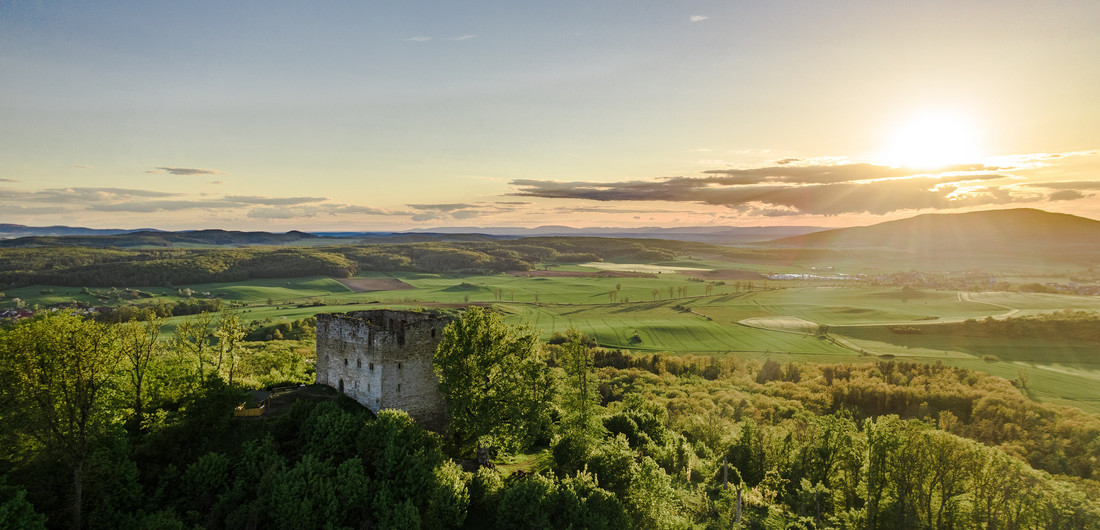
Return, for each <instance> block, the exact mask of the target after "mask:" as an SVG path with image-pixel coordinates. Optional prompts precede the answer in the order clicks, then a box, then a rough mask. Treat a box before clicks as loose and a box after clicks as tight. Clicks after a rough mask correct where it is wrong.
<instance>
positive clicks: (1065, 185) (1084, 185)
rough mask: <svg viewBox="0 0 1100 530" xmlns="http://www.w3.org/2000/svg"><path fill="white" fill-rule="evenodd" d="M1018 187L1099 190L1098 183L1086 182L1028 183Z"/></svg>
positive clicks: (1099, 183) (1099, 184)
mask: <svg viewBox="0 0 1100 530" xmlns="http://www.w3.org/2000/svg"><path fill="white" fill-rule="evenodd" d="M1020 185H1021V186H1027V187H1029V188H1046V189H1048V190H1100V182H1096V181H1088V180H1078V181H1073V182H1028V183H1026V184H1020Z"/></svg>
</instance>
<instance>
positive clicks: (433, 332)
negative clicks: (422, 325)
mask: <svg viewBox="0 0 1100 530" xmlns="http://www.w3.org/2000/svg"><path fill="white" fill-rule="evenodd" d="M432 338H433V339H434V338H435V328H432Z"/></svg>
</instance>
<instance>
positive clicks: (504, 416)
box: [433, 307, 553, 451]
mask: <svg viewBox="0 0 1100 530" xmlns="http://www.w3.org/2000/svg"><path fill="white" fill-rule="evenodd" d="M541 357H542V356H541V347H540V345H539V342H538V338H537V337H536V336H535V334H534V333H533V332H532V331H531V330H530V328H514V327H511V326H508V325H506V324H505V323H504V322H503V320H501V318H500V316H499V315H498V314H496V313H495V312H492V311H489V310H485V309H482V308H480V307H472V308H470V309H469V311H467V312H466V314H465V315H464V316H463V317H462V318H461V319H459V320H456V321H454V322H452V323H451V324H448V325H447V327H446V328H444V330H443V336H442V340H441V341H440V343H439V346H438V347H437V349H436V353H435V357H434V359H433V364H434V366H435V371H436V373H437V374H438V375H439V380H440V381H439V388H440V391H441V392H442V393H443V396H444V399H446V400H447V410H448V411H449V412H450V415H451V424H450V430H451V432H452V434H453V435H454V437H455V440H456V443H457V444H458V446H459V447H462V448H471V447H472V446H474V445H485V446H489V447H493V448H496V449H499V450H503V451H515V450H520V449H524V448H526V447H529V446H530V445H531V444H532V443H533V442H534V441H535V440H536V439H538V438H540V437H545V436H546V434H547V430H548V428H549V419H550V418H549V407H548V406H547V405H548V404H549V403H550V402H551V398H552V390H553V389H552V381H551V378H550V373H549V368H548V367H547V365H546V363H545V362H544V361H543V359H542V358H541Z"/></svg>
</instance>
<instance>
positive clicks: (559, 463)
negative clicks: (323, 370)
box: [0, 307, 1100, 529]
mask: <svg viewBox="0 0 1100 530" xmlns="http://www.w3.org/2000/svg"><path fill="white" fill-rule="evenodd" d="M162 325H163V321H162V320H160V319H154V320H151V321H146V322H137V321H131V322H125V323H108V322H99V321H96V320H93V319H85V318H81V317H78V316H71V315H65V314H60V313H58V314H52V315H40V316H37V317H34V318H33V319H25V320H22V321H19V322H17V323H10V324H8V325H6V326H5V327H4V328H3V330H2V331H0V359H2V366H0V377H2V378H3V385H2V392H3V393H4V395H3V396H0V398H2V399H0V403H2V405H0V422H2V429H0V436H3V440H0V442H2V443H0V447H3V450H2V451H3V452H2V454H0V475H2V478H0V526H3V527H11V528H65V527H68V528H150V529H152V528H158V529H159V528H418V527H420V528H516V527H529V528H628V527H632V528H728V527H730V526H733V525H736V524H740V525H741V526H743V527H746V528H974V527H986V528H1096V527H1098V526H1100V504H1098V499H1100V483H1098V482H1097V478H1098V477H1100V469H1097V461H1096V456H1097V455H1098V454H1100V419H1098V418H1097V417H1096V416H1094V415H1089V414H1085V413H1083V412H1080V411H1079V410H1077V409H1074V408H1068V407H1057V406H1052V405H1045V404H1042V403H1039V402H1035V401H1033V400H1030V399H1029V398H1028V397H1027V396H1026V395H1025V392H1026V388H1020V387H1019V386H1018V385H1019V383H1018V382H1017V383H1015V384H1014V383H1011V382H1009V381H1007V380H1005V379H1001V378H997V377H993V376H989V375H985V374H982V373H979V372H974V371H969V370H966V369H962V368H953V367H945V366H942V365H936V364H918V363H905V362H893V361H882V360H880V361H878V362H868V363H843V364H835V363H834V364H818V363H782V362H778V361H776V360H772V359H768V360H765V361H763V362H760V361H756V360H747V359H740V358H738V357H736V356H721V357H719V356H691V355H680V356H675V355H667V354H644V355H642V354H636V353H630V352H626V351H619V350H607V349H602V348H598V347H595V345H594V344H593V342H592V341H591V339H589V338H587V337H585V336H584V335H582V334H581V333H579V332H578V331H576V330H569V331H567V332H566V333H559V334H555V335H554V336H553V337H551V339H550V340H549V341H548V342H546V343H544V342H541V341H539V340H538V338H537V335H536V334H534V333H533V332H532V330H531V329H530V328H527V327H522V326H521V327H516V326H509V325H507V324H505V323H504V322H503V321H502V319H501V317H500V315H499V314H497V313H496V312H495V311H493V310H491V309H483V308H476V307H475V308H470V309H469V310H467V311H466V312H465V313H463V316H462V318H461V319H460V320H459V321H458V322H456V323H455V324H453V325H452V326H450V327H448V328H447V330H445V332H444V335H443V342H442V343H441V345H440V347H439V349H438V351H437V354H436V358H435V364H436V370H437V373H438V374H439V375H440V379H441V389H442V390H443V391H444V395H445V397H446V399H447V400H448V410H449V411H451V416H452V419H451V424H450V427H449V429H448V430H446V431H445V432H441V433H435V432H430V431H426V430H424V429H423V428H421V427H420V426H418V425H417V424H416V423H415V422H413V421H412V420H411V419H410V418H409V417H408V415H407V414H405V413H403V412H400V411H394V410H386V411H382V412H381V413H379V414H378V415H377V416H375V415H372V414H371V413H370V412H369V411H368V410H366V409H364V408H363V407H361V406H360V405H359V404H357V403H355V402H354V401H351V400H350V399H347V398H343V397H341V396H337V395H336V393H335V392H334V391H331V390H328V391H325V390H324V389H323V388H318V387H312V386H307V387H304V389H303V388H299V389H298V390H297V391H295V392H294V393H292V394H291V395H296V394H301V395H298V397H297V399H291V400H289V401H288V402H287V403H285V405H286V406H284V407H282V409H281V411H279V412H278V413H276V411H275V410H274V407H273V410H272V411H271V413H270V414H265V415H264V416H261V417H258V418H235V417H234V416H233V414H232V412H233V410H234V408H236V407H237V406H238V405H240V404H242V403H244V402H246V401H248V400H249V399H250V398H249V397H248V393H247V391H248V390H250V389H257V388H276V387H284V388H285V387H288V386H291V387H293V386H295V385H298V384H307V383H311V382H312V373H311V370H312V367H311V365H310V360H311V356H312V339H311V338H308V337H306V338H302V337H303V336H307V335H308V334H309V332H310V331H311V328H310V327H309V323H308V322H300V323H298V324H297V326H292V325H290V324H289V323H288V324H286V325H285V327H286V329H285V330H282V329H279V328H278V326H275V327H267V328H261V327H258V326H248V325H245V324H243V323H242V322H241V320H240V318H239V315H237V314H235V313H233V312H232V311H222V312H219V313H216V314H215V313H201V314H198V315H193V316H191V317H188V318H187V319H186V321H185V322H184V323H183V324H181V325H179V326H177V327H176V328H175V330H174V331H173V332H172V333H171V336H170V338H169V339H168V340H159V338H160V334H161V331H162V329H161V326H162ZM257 330H259V331H257ZM276 331H278V332H279V333H280V334H283V333H284V331H285V332H286V333H297V334H298V335H296V337H298V338H299V339H301V340H286V339H283V340H278V339H274V337H273V335H274V332H276ZM257 334H259V335H265V338H266V336H267V335H272V337H271V338H272V339H273V340H270V341H264V342H251V341H248V340H246V339H247V338H254V337H255V335H257ZM250 335H252V337H250ZM496 366H510V367H512V368H511V369H509V370H494V369H493V368H494V367H496ZM480 382H485V384H480ZM478 448H482V449H483V450H485V451H488V452H489V454H490V455H491V460H492V461H493V462H495V464H496V465H495V466H494V467H478V466H477V464H476V463H475V462H476V461H475V460H474V456H475V455H476V452H477V449H478Z"/></svg>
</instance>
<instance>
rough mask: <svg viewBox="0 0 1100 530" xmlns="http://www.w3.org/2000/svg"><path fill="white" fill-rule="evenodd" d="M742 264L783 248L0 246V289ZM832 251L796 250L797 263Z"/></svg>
mask: <svg viewBox="0 0 1100 530" xmlns="http://www.w3.org/2000/svg"><path fill="white" fill-rule="evenodd" d="M690 252H699V253H709V254H714V255H718V256H726V257H728V258H730V259H734V258H736V259H740V260H745V261H750V262H753V261H769V260H776V259H780V260H782V259H788V256H787V255H788V254H791V252H792V251H790V250H782V249H780V250H772V249H758V250H750V249H735V248H729V247H719V246H713V245H707V244H703V243H691V242H683V241H670V240H658V239H609V238H597V237H529V238H521V239H514V240H500V241H465V242H463V241H428V242H414V243H370V244H356V245H333V246H323V247H270V246H256V247H237V248H156V249H144V250H134V249H117V248H104V247H90V246H89V247H81V246H62V247H45V246H44V247H15V248H0V288H3V289H9V288H15V287H22V286H27V285H36V284H41V285H58V286H71V287H120V288H121V287H126V286H129V287H135V286H174V285H182V284H196V283H214V282H233V281H242V280H248V279H255V278H297V277H304V276H318V275H323V276H332V277H337V278H346V277H350V276H354V275H355V274H356V273H358V272H359V271H367V270H370V271H381V272H387V271H410V272H429V273H448V274H472V273H492V272H504V271H526V270H531V269H534V268H535V267H536V266H537V265H538V264H539V263H542V262H556V263H579V262H586V261H599V260H610V259H616V260H627V261H639V262H652V261H659V260H671V259H674V258H676V256H678V255H681V254H685V253H690ZM820 253H824V254H830V253H831V251H812V250H809V251H805V250H804V251H801V252H800V255H801V256H802V257H803V258H808V257H811V256H816V255H818V254H820Z"/></svg>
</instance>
